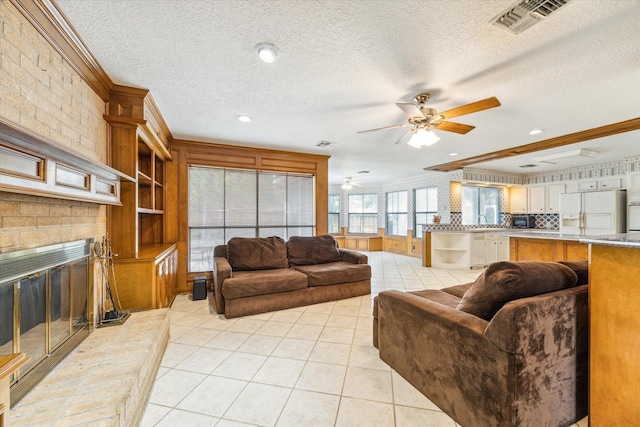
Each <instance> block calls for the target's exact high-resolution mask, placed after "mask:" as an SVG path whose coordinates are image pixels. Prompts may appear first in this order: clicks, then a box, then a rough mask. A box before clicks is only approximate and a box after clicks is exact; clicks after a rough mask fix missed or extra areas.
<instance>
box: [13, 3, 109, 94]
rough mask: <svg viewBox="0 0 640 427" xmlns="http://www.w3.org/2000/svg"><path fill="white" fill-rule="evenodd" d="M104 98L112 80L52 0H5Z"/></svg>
mask: <svg viewBox="0 0 640 427" xmlns="http://www.w3.org/2000/svg"><path fill="white" fill-rule="evenodd" d="M9 1H10V2H11V3H12V4H13V5H14V6H15V7H16V8H17V9H18V10H19V11H20V13H22V15H24V17H25V18H26V19H27V20H29V22H31V24H32V25H33V26H34V27H35V28H36V30H37V31H38V32H39V33H40V34H41V35H42V36H43V37H44V38H45V39H46V40H47V41H48V42H49V43H50V44H51V46H53V48H54V49H55V50H56V51H57V52H58V53H59V54H60V55H62V57H63V58H64V60H65V61H66V62H68V63H69V65H71V67H72V68H73V69H74V70H75V71H76V72H77V73H78V74H79V75H80V77H81V78H82V79H83V80H84V81H85V82H86V83H87V84H88V85H89V86H90V87H91V89H93V90H94V92H95V93H96V94H98V96H100V97H101V98H102V99H103V100H104V101H105V102H106V101H108V100H109V91H110V90H111V88H112V87H113V81H112V80H111V78H110V77H109V76H108V75H107V73H106V72H105V71H104V70H103V69H102V67H101V66H100V64H99V63H98V61H97V60H96V59H95V58H94V56H93V54H92V53H91V52H90V51H89V49H88V48H87V47H86V46H85V44H84V42H83V41H82V39H81V38H80V36H79V35H78V34H77V33H76V31H75V29H74V28H73V26H72V25H71V23H70V22H69V20H68V19H67V17H66V16H65V15H64V13H62V11H61V10H60V9H59V8H58V6H57V5H56V4H55V3H54V2H53V1H52V0H9Z"/></svg>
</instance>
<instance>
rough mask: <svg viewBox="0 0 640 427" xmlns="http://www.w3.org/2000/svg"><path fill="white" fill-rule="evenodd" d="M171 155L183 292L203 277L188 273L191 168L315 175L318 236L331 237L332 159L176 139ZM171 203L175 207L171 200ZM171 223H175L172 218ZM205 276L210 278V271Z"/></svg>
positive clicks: (169, 183) (169, 213)
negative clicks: (330, 170) (325, 235)
mask: <svg viewBox="0 0 640 427" xmlns="http://www.w3.org/2000/svg"><path fill="white" fill-rule="evenodd" d="M171 152H172V156H173V163H174V165H170V166H168V169H167V184H166V185H167V187H168V188H167V197H175V198H176V201H177V202H176V203H175V205H176V206H177V208H176V209H177V211H176V212H175V213H174V212H173V211H169V210H168V209H171V208H169V207H168V206H167V208H166V209H165V217H167V218H171V217H176V218H177V220H175V224H176V227H177V229H176V230H175V231H176V234H177V239H176V241H177V242H178V251H179V256H180V261H179V263H178V286H180V287H181V288H180V289H179V291H180V292H189V291H191V289H192V288H191V287H192V283H193V279H194V277H195V276H196V275H201V274H202V273H198V274H189V273H188V241H189V236H188V233H189V224H188V218H187V211H188V208H187V206H188V194H189V188H188V178H189V176H188V174H189V166H190V165H198V166H211V167H226V168H237V169H247V170H264V171H273V172H292V173H304V174H313V175H314V176H315V196H316V200H315V203H316V234H327V232H328V230H329V223H328V222H329V221H328V212H329V200H328V199H329V156H321V155H315V154H305V153H295V152H288V151H278V150H265V149H258V148H252V147H241V146H232V145H225V144H219V143H205V142H197V141H186V140H173V141H172V142H171ZM172 174H173V175H172ZM171 187H173V188H176V189H177V194H173V195H172V193H171V191H172V190H170V188H171ZM167 203H171V204H173V202H170V201H169V200H167ZM169 221H170V222H171V221H174V220H172V219H169ZM380 240H381V239H380ZM380 243H381V242H380ZM378 250H380V249H378ZM204 273H205V274H207V275H209V272H204Z"/></svg>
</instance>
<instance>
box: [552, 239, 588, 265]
mask: <svg viewBox="0 0 640 427" xmlns="http://www.w3.org/2000/svg"><path fill="white" fill-rule="evenodd" d="M559 243H561V245H562V250H561V253H562V259H564V260H585V259H589V245H587V244H585V243H580V242H576V241H572V240H560V241H559Z"/></svg>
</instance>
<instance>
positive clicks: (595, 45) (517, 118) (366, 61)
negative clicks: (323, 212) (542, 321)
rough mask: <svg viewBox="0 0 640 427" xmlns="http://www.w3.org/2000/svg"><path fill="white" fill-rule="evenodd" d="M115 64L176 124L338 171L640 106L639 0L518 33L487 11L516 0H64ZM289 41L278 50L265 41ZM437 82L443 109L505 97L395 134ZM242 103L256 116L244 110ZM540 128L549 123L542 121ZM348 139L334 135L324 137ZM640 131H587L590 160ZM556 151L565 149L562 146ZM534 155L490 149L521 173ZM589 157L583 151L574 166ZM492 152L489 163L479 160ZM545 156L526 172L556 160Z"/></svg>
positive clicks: (397, 170) (115, 71)
mask: <svg viewBox="0 0 640 427" xmlns="http://www.w3.org/2000/svg"><path fill="white" fill-rule="evenodd" d="M56 4H57V5H58V6H59V7H60V9H61V10H62V11H63V12H64V14H65V15H66V16H67V17H68V18H69V20H70V22H71V23H72V25H73V26H74V27H75V29H76V30H77V32H78V33H79V35H80V37H81V38H82V39H83V40H84V42H85V43H86V45H87V46H88V48H89V49H90V50H91V51H92V52H93V54H94V55H95V57H96V58H97V60H98V61H99V62H100V64H101V65H102V66H103V68H104V69H105V71H106V72H107V73H108V74H109V76H110V77H111V78H112V79H113V80H114V81H115V82H116V83H119V84H123V85H130V86H136V87H143V88H148V89H150V91H151V93H152V95H153V97H154V99H155V100H156V102H157V104H158V106H159V108H160V111H161V112H162V114H163V116H164V118H165V120H166V122H167V124H168V126H169V128H170V130H171V132H172V134H173V136H174V137H176V138H180V139H190V140H197V141H208V142H228V143H233V144H239V145H247V146H256V147H266V148H275V149H285V150H293V151H301V152H309V153H316V154H326V155H330V156H331V160H330V162H329V165H330V166H329V167H330V178H331V183H339V182H340V181H342V180H343V178H344V177H345V176H356V175H357V172H358V171H361V170H369V171H371V173H370V174H368V175H366V176H358V179H357V180H358V181H361V182H371V183H374V182H385V181H389V180H394V179H399V178H405V177H410V176H416V175H420V174H423V173H425V171H423V168H424V167H426V166H431V165H436V164H439V163H445V162H449V161H451V160H453V159H454V158H452V157H450V156H449V153H451V152H458V153H460V154H459V156H458V157H457V158H466V157H470V156H473V155H477V154H482V153H485V152H489V151H495V150H499V149H503V148H508V147H512V146H518V145H523V144H528V143H531V142H534V141H538V140H543V139H548V138H552V137H555V136H559V135H564V134H568V133H573V132H577V131H581V130H585V129H590V128H594V127H598V126H603V125H607V124H610V123H614V122H619V121H623V120H628V119H631V118H634V117H638V116H640V25H638V22H639V21H640V1H637V0H572V1H571V2H570V3H569V4H568V5H567V6H565V7H564V8H562V9H561V10H559V11H558V12H557V13H555V14H553V15H551V16H550V17H549V18H548V19H547V20H545V21H543V22H542V23H540V24H538V25H536V26H534V27H532V28H530V29H528V30H526V31H525V32H523V33H521V34H519V35H514V34H511V33H509V32H507V31H504V30H501V29H498V28H496V27H493V26H491V25H490V24H489V21H490V20H491V19H492V18H493V17H494V16H496V15H497V14H498V13H500V12H501V11H502V10H504V9H505V8H506V7H508V6H510V5H512V4H513V2H512V1H511V0H482V1H478V0H420V1H404V0H391V1H376V0H368V1H355V0H342V1H311V0H286V1H277V0H265V1H258V0H244V1H237V0H215V1H207V0H175V1H171V0H163V1H143V0H118V1H103V0H56ZM260 42H268V43H273V44H275V45H276V46H277V47H278V49H279V50H280V54H279V57H278V60H277V61H276V62H275V63H273V64H265V63H263V62H261V61H260V60H259V59H258V58H257V56H256V55H255V53H254V51H253V49H254V46H255V45H256V44H258V43H260ZM425 90H428V91H430V92H431V93H432V94H433V95H434V96H433V97H432V99H431V100H430V101H429V103H428V106H430V107H432V108H436V109H437V110H438V111H444V110H447V109H450V108H454V107H457V106H459V105H462V104H467V103H469V102H473V101H477V100H480V99H484V98H487V97H490V96H496V97H497V98H498V99H499V100H500V101H501V103H502V106H501V107H498V108H495V109H492V110H486V111H482V112H478V113H474V114H470V115H466V116H462V117H458V118H456V119H455V120H454V121H456V122H459V123H465V124H469V125H474V126H476V129H474V130H473V131H471V132H470V133H468V134H466V135H457V134H453V133H450V132H442V131H440V132H437V133H438V134H439V135H440V136H441V138H442V139H441V140H440V142H438V143H437V144H435V145H433V146H431V147H428V148H426V149H420V150H417V149H415V148H412V147H409V146H407V145H406V144H398V145H394V142H395V141H396V140H397V139H398V138H399V137H400V136H401V135H402V133H403V132H404V130H402V129H394V130H387V131H381V132H376V133H371V134H364V135H357V134H356V132H357V131H359V130H365V129H370V128H376V127H382V126H387V125H393V124H399V123H404V122H405V120H406V117H405V116H404V114H403V113H402V112H401V111H400V110H399V109H398V108H397V107H396V106H395V105H394V104H395V103H396V102H411V99H412V98H413V96H414V95H416V94H417V93H419V92H422V91H425ZM239 114H246V115H250V116H252V117H253V118H254V120H253V122H251V123H248V124H247V123H241V122H239V121H238V120H236V116H237V115H239ZM534 128H542V129H545V132H544V133H543V134H540V135H536V136H530V135H529V134H528V132H529V131H530V130H531V129H534ZM321 140H326V141H331V142H335V144H334V145H331V146H329V147H327V148H320V147H316V144H317V143H318V142H319V141H321ZM639 142H640V131H634V132H630V133H627V134H623V135H618V136H614V137H609V138H604V139H601V140H594V141H590V142H589V143H581V144H580V146H584V147H588V148H592V149H594V150H596V151H600V152H601V154H600V156H598V158H596V159H595V160H589V161H588V163H586V164H593V163H603V162H609V161H620V160H622V158H623V157H629V156H636V155H640V143H639ZM554 151H562V149H555V150H554ZM533 157H535V156H533V155H529V156H528V157H526V156H518V157H516V158H512V159H508V160H503V161H499V162H496V161H494V162H491V164H490V166H491V168H493V169H500V170H504V171H513V172H522V170H521V169H519V168H518V167H517V166H518V165H520V164H525V163H530V162H532V161H533ZM574 165H577V164H573V165H571V166H574ZM477 166H478V167H483V165H482V164H479V165H477ZM551 167H552V166H550V165H545V164H540V166H539V167H537V168H534V169H527V170H526V172H529V173H531V172H537V171H544V170H548V169H549V168H551Z"/></svg>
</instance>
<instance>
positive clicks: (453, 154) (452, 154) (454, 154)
mask: <svg viewBox="0 0 640 427" xmlns="http://www.w3.org/2000/svg"><path fill="white" fill-rule="evenodd" d="M458 154H460V153H449V155H450V156H457V155H458Z"/></svg>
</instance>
